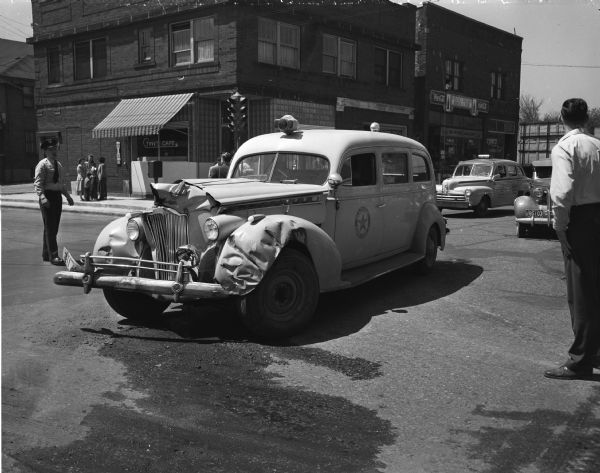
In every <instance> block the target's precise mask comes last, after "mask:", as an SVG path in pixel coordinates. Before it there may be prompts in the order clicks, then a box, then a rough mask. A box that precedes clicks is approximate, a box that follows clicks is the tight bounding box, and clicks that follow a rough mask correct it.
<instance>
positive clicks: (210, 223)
mask: <svg viewBox="0 0 600 473" xmlns="http://www.w3.org/2000/svg"><path fill="white" fill-rule="evenodd" d="M204 235H205V236H206V239H207V240H208V241H217V238H219V225H218V224H217V222H215V221H214V220H213V219H212V218H208V219H206V222H204Z"/></svg>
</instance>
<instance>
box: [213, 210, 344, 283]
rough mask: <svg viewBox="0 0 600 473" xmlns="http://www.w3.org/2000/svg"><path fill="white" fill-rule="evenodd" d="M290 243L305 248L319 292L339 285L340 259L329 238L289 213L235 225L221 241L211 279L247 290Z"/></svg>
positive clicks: (313, 226) (261, 277) (260, 277)
mask: <svg viewBox="0 0 600 473" xmlns="http://www.w3.org/2000/svg"><path fill="white" fill-rule="evenodd" d="M292 243H297V244H299V245H301V246H303V247H304V248H306V250H307V251H308V253H309V255H310V257H311V260H312V263H313V265H314V267H315V270H316V272H317V275H318V277H319V285H320V290H321V291H322V292H325V291H328V290H331V289H333V288H335V287H339V286H340V285H341V281H340V276H341V268H342V261H341V257H340V254H339V251H338V249H337V247H336V245H335V243H334V242H333V240H332V239H331V238H330V237H329V235H327V233H325V232H324V231H323V230H322V229H321V228H319V227H317V226H316V225H315V224H313V223H311V222H309V221H307V220H304V219H302V218H298V217H293V216H289V215H269V216H267V217H265V218H263V219H261V220H259V221H254V222H248V223H245V224H244V225H242V226H241V227H239V228H237V229H236V230H235V231H234V232H233V233H232V234H231V235H230V236H229V238H228V239H227V240H226V241H225V243H224V245H223V249H222V250H221V253H220V255H219V258H218V261H217V265H216V268H215V279H216V280H217V281H218V282H219V283H220V284H221V286H223V288H224V289H225V290H227V291H229V292H230V293H233V294H237V295H245V294H248V293H249V292H250V291H252V290H253V289H254V288H255V287H256V286H257V285H258V284H259V283H260V281H261V280H262V279H263V277H264V275H265V274H266V272H267V271H268V270H269V268H270V267H271V266H272V265H273V263H274V262H275V260H276V259H277V256H278V255H279V253H280V252H281V250H282V249H283V248H285V247H286V246H288V245H290V244H292Z"/></svg>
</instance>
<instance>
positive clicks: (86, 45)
mask: <svg viewBox="0 0 600 473" xmlns="http://www.w3.org/2000/svg"><path fill="white" fill-rule="evenodd" d="M106 59H107V56H106V39H105V38H98V39H92V40H87V41H79V42H77V43H75V80H82V79H98V78H101V77H106V74H107V60H106Z"/></svg>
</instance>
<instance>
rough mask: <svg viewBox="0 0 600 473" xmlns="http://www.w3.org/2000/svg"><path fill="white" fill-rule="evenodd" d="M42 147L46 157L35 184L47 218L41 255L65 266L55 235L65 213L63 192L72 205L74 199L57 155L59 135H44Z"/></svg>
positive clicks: (43, 213) (40, 163)
mask: <svg viewBox="0 0 600 473" xmlns="http://www.w3.org/2000/svg"><path fill="white" fill-rule="evenodd" d="M40 147H41V148H42V149H43V150H44V158H43V159H42V160H41V161H40V162H39V163H38V165H37V166H36V168H35V179H34V181H33V187H34V189H35V192H36V194H37V195H38V198H39V201H40V210H41V212H42V220H43V221H44V242H43V250H42V259H43V260H44V261H50V262H51V263H52V264H54V265H57V266H64V265H65V262H64V261H63V260H62V259H61V258H60V257H59V256H58V244H57V242H56V235H57V234H58V226H59V224H60V215H61V213H62V196H63V195H64V196H65V197H66V198H67V202H68V203H69V205H73V199H72V198H71V195H70V194H69V191H68V190H67V188H66V186H65V184H64V181H63V178H62V166H61V164H60V163H59V162H58V159H56V153H57V148H58V141H57V139H56V138H50V139H44V140H43V141H42V143H41V144H40Z"/></svg>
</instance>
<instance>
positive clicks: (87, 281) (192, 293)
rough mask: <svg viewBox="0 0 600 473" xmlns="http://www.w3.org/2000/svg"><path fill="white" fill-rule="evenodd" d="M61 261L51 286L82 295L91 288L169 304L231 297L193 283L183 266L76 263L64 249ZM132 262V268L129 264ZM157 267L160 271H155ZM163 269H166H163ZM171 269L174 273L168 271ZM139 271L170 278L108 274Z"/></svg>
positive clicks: (106, 260) (96, 259) (97, 259)
mask: <svg viewBox="0 0 600 473" xmlns="http://www.w3.org/2000/svg"><path fill="white" fill-rule="evenodd" d="M64 260H65V262H66V264H67V268H68V270H67V271H60V272H58V273H56V274H55V275H54V283H55V284H58V285H60V286H80V287H83V290H84V293H86V294H87V293H88V292H90V290H91V289H92V288H94V287H96V288H100V289H105V288H111V289H117V290H122V291H129V292H137V293H140V294H147V295H156V296H159V297H160V298H162V299H166V300H171V301H173V302H187V301H194V300H199V299H223V298H226V297H230V296H231V295H232V294H231V293H230V292H229V291H226V290H225V289H224V288H223V287H222V286H221V285H220V284H216V283H206V282H197V281H193V280H191V278H190V274H189V269H188V268H186V263H185V262H184V261H181V262H180V263H178V264H175V263H154V262H151V261H143V260H135V259H134V258H115V257H106V256H91V255H90V254H89V253H88V254H86V255H85V257H84V260H83V261H81V262H78V261H76V260H75V259H74V258H73V257H72V256H71V254H70V253H69V252H68V251H67V250H66V249H65V251H64ZM132 261H135V263H136V264H132ZM140 263H150V264H154V265H155V267H146V266H140ZM156 266H160V267H156ZM165 266H166V267H167V269H165ZM169 266H172V267H174V269H171V268H169ZM117 268H120V269H126V270H134V271H135V270H140V271H144V272H146V273H147V272H151V273H152V272H155V274H157V275H158V274H171V276H170V277H169V278H168V279H164V278H163V279H153V278H147V277H140V276H135V275H118V274H114V272H113V274H110V270H111V269H112V270H113V271H114V269H117Z"/></svg>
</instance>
